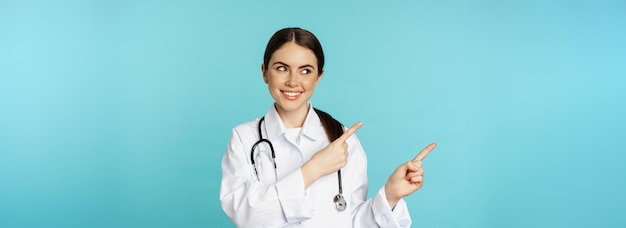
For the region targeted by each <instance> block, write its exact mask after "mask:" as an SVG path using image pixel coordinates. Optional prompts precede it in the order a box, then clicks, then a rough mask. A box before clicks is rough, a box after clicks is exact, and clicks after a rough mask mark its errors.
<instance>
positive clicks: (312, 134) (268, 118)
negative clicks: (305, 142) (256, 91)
mask: <svg viewBox="0 0 626 228" xmlns="http://www.w3.org/2000/svg"><path fill="white" fill-rule="evenodd" d="M265 127H266V129H267V135H268V139H269V140H272V139H275V138H276V137H281V136H283V135H284V134H285V132H287V127H285V124H284V123H283V121H282V119H280V116H279V115H278V111H276V106H275V105H274V104H272V107H270V109H269V111H267V113H266V114H265ZM300 134H302V135H305V136H306V137H309V138H310V139H312V140H314V141H316V140H318V139H325V138H326V132H325V131H324V127H323V126H322V122H321V121H320V117H319V116H318V115H317V113H316V112H315V110H313V105H312V104H311V102H309V111H308V113H307V115H306V118H305V119H304V124H303V125H302V131H301V133H300Z"/></svg>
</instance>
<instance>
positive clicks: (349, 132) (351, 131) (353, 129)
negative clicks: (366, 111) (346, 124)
mask: <svg viewBox="0 0 626 228" xmlns="http://www.w3.org/2000/svg"><path fill="white" fill-rule="evenodd" d="M361 126H363V122H361V121H359V122H356V123H355V124H354V125H352V127H350V128H349V129H348V130H346V131H345V132H344V133H343V135H341V137H339V138H338V139H337V140H335V141H340V142H345V141H346V140H348V138H350V136H352V135H353V134H354V132H356V130H359V128H360V127H361Z"/></svg>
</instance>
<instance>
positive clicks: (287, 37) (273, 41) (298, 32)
mask: <svg viewBox="0 0 626 228" xmlns="http://www.w3.org/2000/svg"><path fill="white" fill-rule="evenodd" d="M287 42H295V43H296V44H298V45H300V46H302V47H306V48H308V49H310V50H311V51H313V54H315V57H316V58H317V74H318V75H320V74H321V73H322V70H323V69H324V51H323V50H322V44H320V41H319V40H318V39H317V37H315V35H313V33H311V32H309V31H307V30H304V29H301V28H284V29H281V30H278V31H277V32H276V33H274V35H273V36H272V38H270V41H269V42H268V43H267V47H266V48H265V55H263V65H265V66H266V67H267V65H268V64H269V62H270V58H272V55H273V54H274V52H276V50H278V48H280V47H281V46H283V45H284V44H285V43H287ZM314 110H315V112H316V113H317V115H318V116H319V117H320V122H322V126H324V131H325V132H326V136H327V137H328V140H329V141H330V142H333V141H335V140H337V139H338V138H339V137H340V136H341V135H342V134H343V125H341V123H340V122H339V121H337V120H336V119H335V118H333V117H332V116H331V115H330V114H328V113H326V112H324V111H322V110H319V109H316V108H314Z"/></svg>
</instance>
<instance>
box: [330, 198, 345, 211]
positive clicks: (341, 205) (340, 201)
mask: <svg viewBox="0 0 626 228" xmlns="http://www.w3.org/2000/svg"><path fill="white" fill-rule="evenodd" d="M333 202H334V203H335V208H336V209H337V210H338V211H345V210H346V207H347V206H348V204H347V203H346V199H344V198H343V195H341V194H337V195H335V197H334V198H333Z"/></svg>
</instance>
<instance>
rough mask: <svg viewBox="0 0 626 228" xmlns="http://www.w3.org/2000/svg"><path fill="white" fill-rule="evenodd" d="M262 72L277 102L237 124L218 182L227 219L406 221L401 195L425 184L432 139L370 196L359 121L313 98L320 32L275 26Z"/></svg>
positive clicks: (356, 223)
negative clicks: (338, 115) (341, 118)
mask: <svg viewBox="0 0 626 228" xmlns="http://www.w3.org/2000/svg"><path fill="white" fill-rule="evenodd" d="M261 71H262V73H263V80H264V81H265V83H266V84H267V85H268V89H269V93H270V95H271V96H272V97H273V98H274V101H275V102H274V104H273V105H271V106H270V108H269V110H268V111H267V113H266V114H265V116H263V118H259V119H255V120H253V121H250V122H247V123H243V124H241V125H239V126H237V127H235V128H234V129H233V132H232V137H231V139H230V142H229V144H228V148H227V151H226V153H225V155H224V158H223V160H222V183H221V189H220V201H221V204H222V208H223V209H224V211H225V212H226V214H227V215H228V216H229V217H230V219H231V220H232V221H233V222H234V223H235V224H236V225H237V226H238V227H326V228H328V227H409V226H410V225H411V218H410V216H409V212H408V209H407V206H406V203H405V202H404V200H403V199H402V198H403V197H404V196H407V195H410V194H411V193H413V192H415V191H416V190H417V189H419V188H421V187H422V184H423V182H422V177H423V175H424V171H423V169H422V164H421V160H422V159H423V158H424V157H425V156H426V155H427V154H428V153H429V152H430V151H431V150H432V149H433V148H434V147H435V144H430V145H429V146H427V147H426V148H425V149H424V150H422V152H420V153H419V154H418V155H417V157H415V158H414V159H413V160H411V161H408V162H406V163H404V164H402V165H400V166H399V167H398V168H397V169H396V170H395V171H394V172H393V173H392V174H391V176H390V177H389V179H388V180H387V183H386V184H385V186H384V187H382V188H380V190H379V191H378V193H377V194H376V195H375V196H374V197H373V198H370V199H367V200H366V198H365V197H366V196H367V190H368V186H367V159H366V156H365V152H364V151H363V148H362V147H361V143H360V142H359V139H358V138H357V136H356V135H354V132H355V131H356V130H357V129H359V127H361V125H362V124H361V123H360V122H359V123H356V124H354V125H353V126H352V127H351V128H349V129H346V128H344V127H342V125H340V124H339V122H337V121H336V120H335V119H333V118H332V117H331V116H330V115H328V114H326V113H324V112H322V111H320V110H317V109H314V107H313V105H312V104H311V103H310V102H309V99H310V98H311V96H312V95H313V91H314V89H315V86H317V84H318V83H319V82H320V80H321V78H322V75H323V74H324V54H323V51H322V46H321V45H320V43H319V41H318V39H317V38H316V37H315V36H314V35H313V34H312V33H310V32H309V31H306V30H303V29H300V28H285V29H282V30H279V31H277V32H276V33H275V34H274V35H273V36H272V37H271V38H270V40H269V42H268V44H267V47H266V50H265V55H264V59H263V64H262V65H261ZM338 130H339V131H338ZM343 130H345V132H344V131H343Z"/></svg>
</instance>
